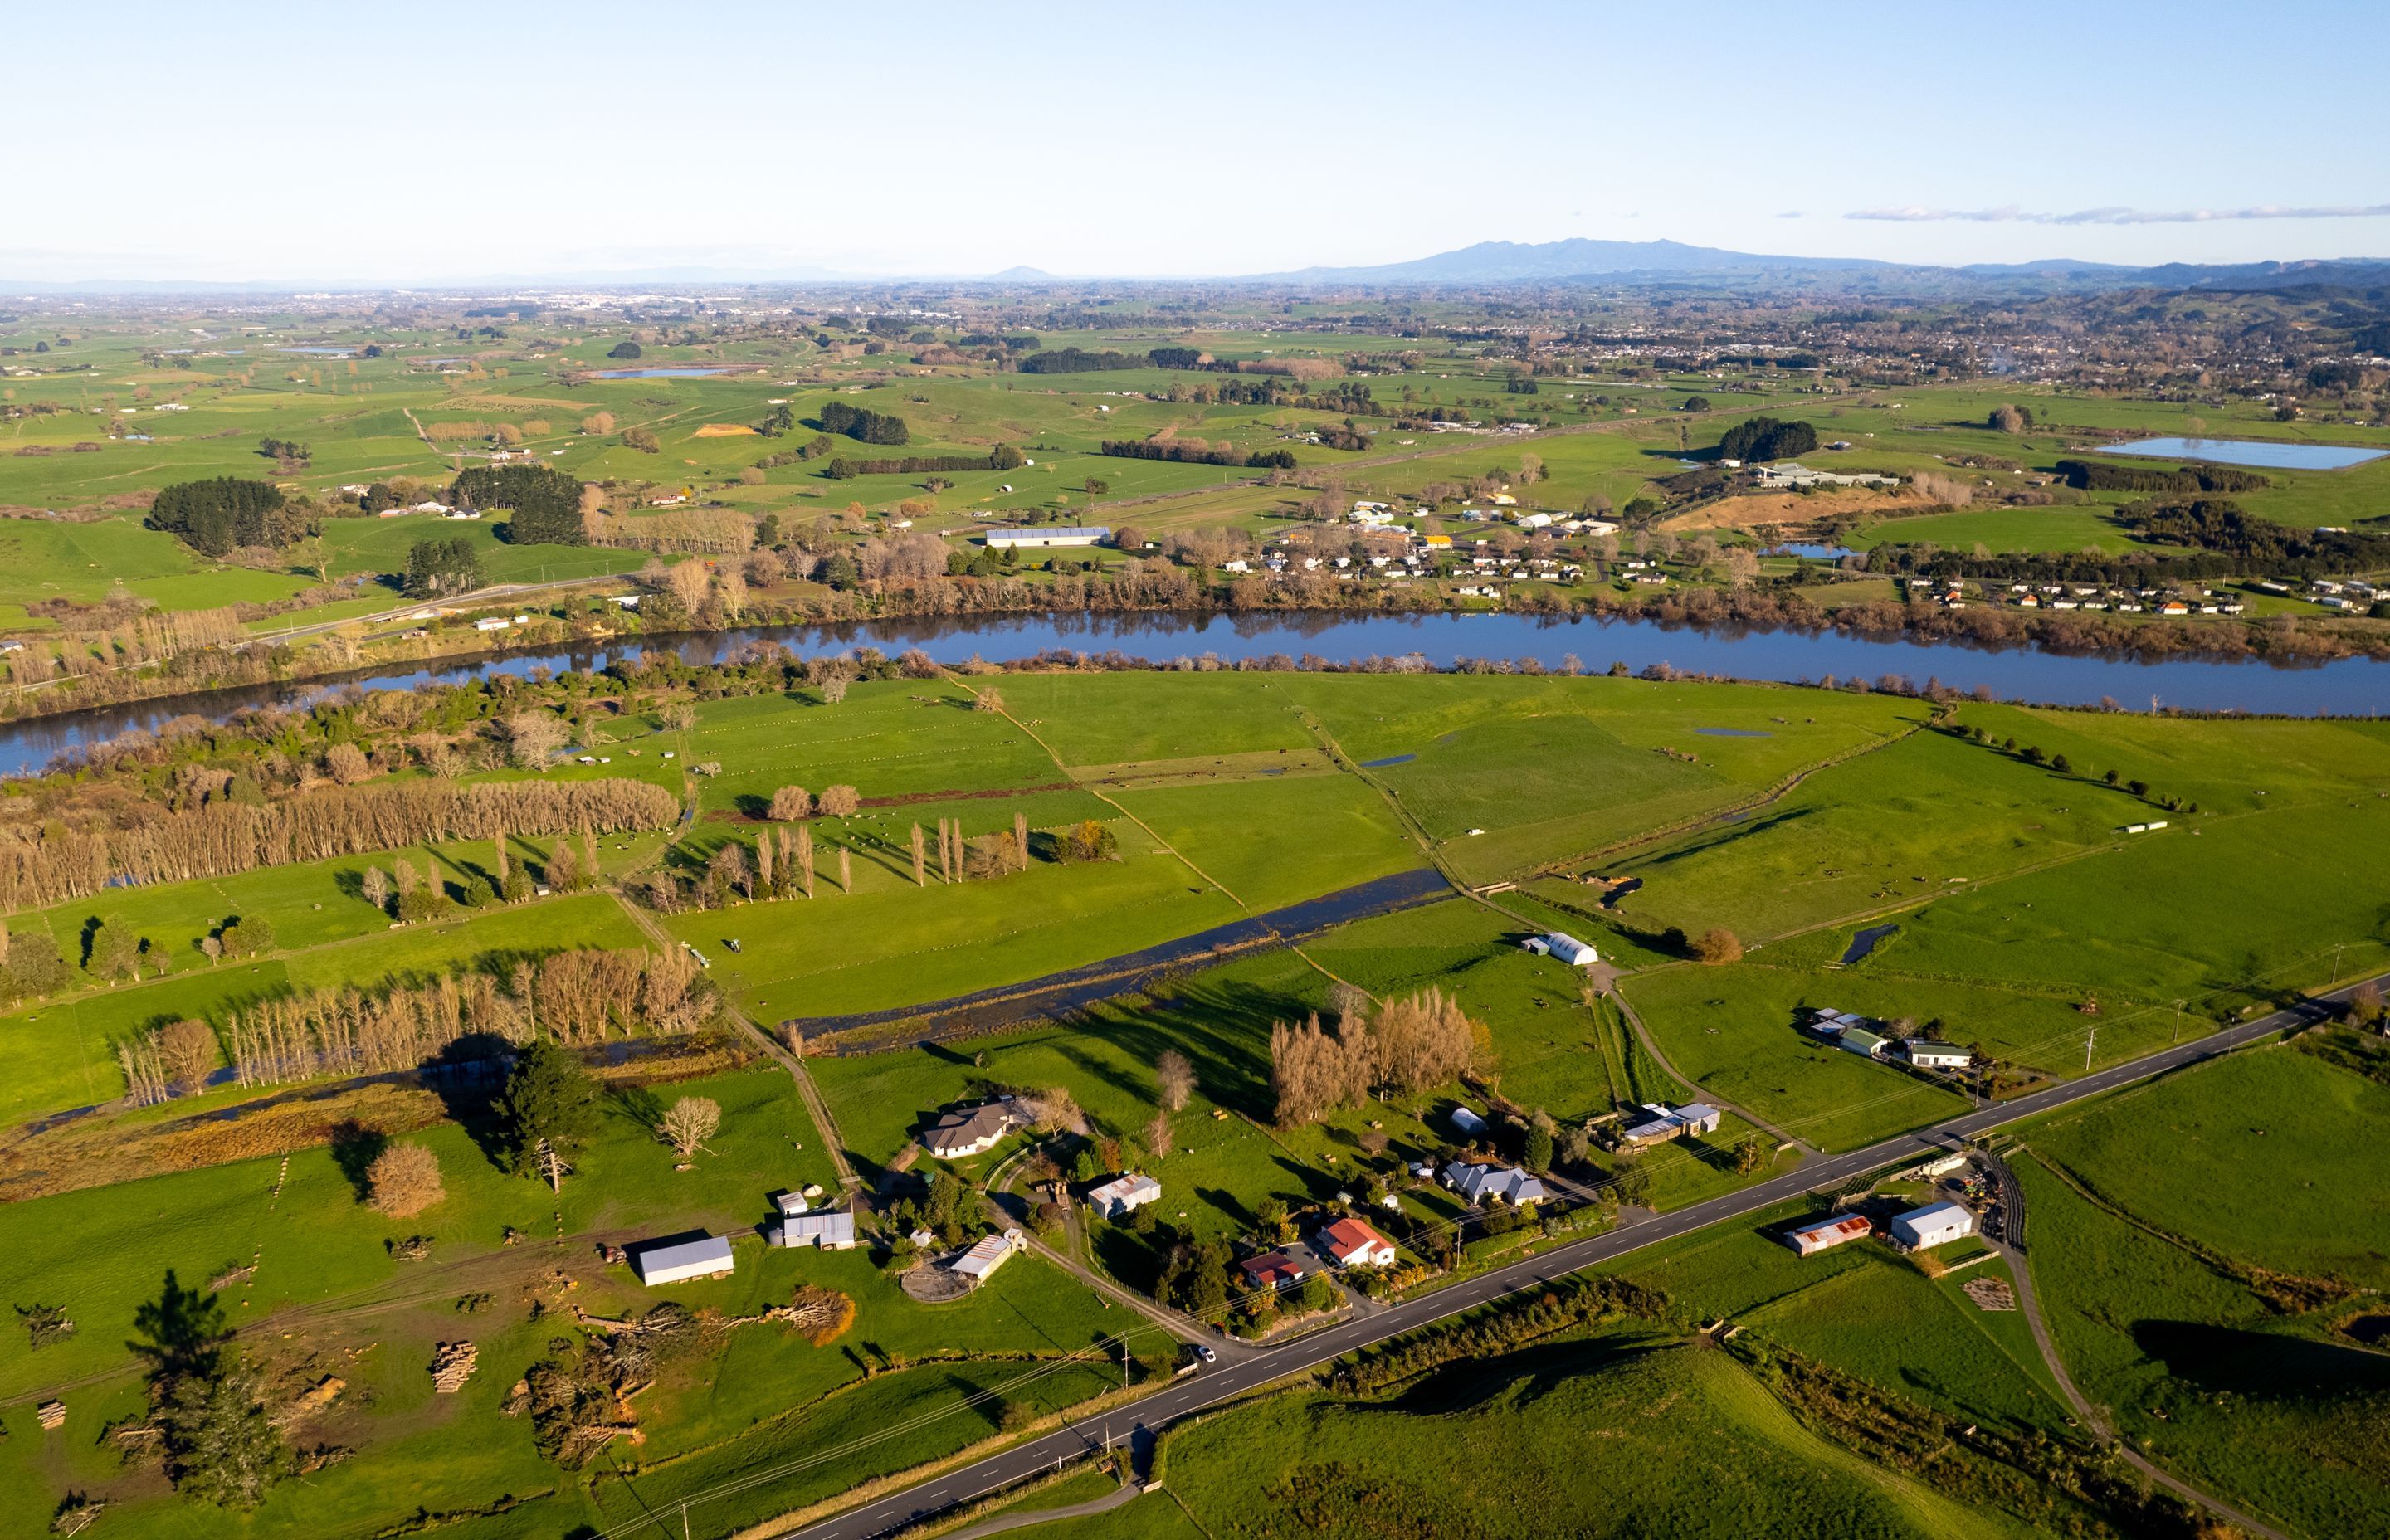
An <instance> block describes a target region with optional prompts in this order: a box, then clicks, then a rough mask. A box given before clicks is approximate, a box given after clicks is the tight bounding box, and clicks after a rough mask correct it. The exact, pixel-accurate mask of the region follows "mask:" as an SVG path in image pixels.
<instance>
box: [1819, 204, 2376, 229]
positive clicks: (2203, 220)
mask: <svg viewBox="0 0 2390 1540" xmlns="http://www.w3.org/2000/svg"><path fill="white" fill-rule="evenodd" d="M1843 217H1844V219H1875V220H1889V221H1893V222H1895V223H1899V224H1941V223H1948V222H1951V221H1969V222H1972V223H1976V224H2016V225H2216V224H2227V223H2230V222H2233V221H2236V220H2249V219H2390V203H2333V204H2325V205H2322V206H2319V207H2312V208H2299V207H2293V206H2291V205H2288V204H2282V203H2259V204H2255V205H2253V206H2251V207H2249V208H2245V209H2126V208H2107V209H2078V210H2076V211H2075V212H2073V213H2036V212H2032V211H2030V210H2025V209H2020V208H2018V207H2017V206H2016V205H2014V204H2010V205H2008V206H2007V207H2004V208H1998V209H1929V208H1924V207H1921V206H1920V205H1918V204H1914V203H1912V204H1908V205H1906V206H1904V207H1901V208H1892V209H1854V210H1852V211H1851V212H1849V213H1846V214H1844V216H1843Z"/></svg>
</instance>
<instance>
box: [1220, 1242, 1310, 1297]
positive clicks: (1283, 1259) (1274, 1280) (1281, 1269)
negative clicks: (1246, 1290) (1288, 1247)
mask: <svg viewBox="0 0 2390 1540" xmlns="http://www.w3.org/2000/svg"><path fill="white" fill-rule="evenodd" d="M1238 1265H1239V1266H1240V1267H1241V1268H1243V1269H1244V1274H1245V1281H1246V1282H1247V1283H1249V1284H1251V1285H1253V1287H1254V1288H1255V1289H1283V1288H1285V1287H1286V1286H1287V1285H1288V1284H1291V1283H1301V1282H1302V1281H1303V1277H1304V1274H1305V1273H1307V1272H1309V1271H1310V1270H1311V1269H1309V1268H1307V1267H1305V1266H1304V1264H1302V1263H1300V1262H1297V1261H1296V1260H1295V1259H1294V1258H1292V1257H1291V1256H1289V1255H1287V1254H1286V1253H1285V1252H1284V1251H1264V1252H1263V1253H1262V1254H1261V1255H1259V1256H1257V1257H1247V1258H1246V1259H1245V1260H1244V1261H1243V1262H1241V1263H1239V1264H1238Z"/></svg>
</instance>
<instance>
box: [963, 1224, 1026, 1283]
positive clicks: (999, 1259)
mask: <svg viewBox="0 0 2390 1540" xmlns="http://www.w3.org/2000/svg"><path fill="white" fill-rule="evenodd" d="M1025 1244H1027V1242H1025V1241H1023V1240H1022V1238H1021V1232H1020V1231H1019V1230H1007V1231H1005V1232H1004V1233H1003V1234H1002V1235H991V1236H982V1237H981V1238H979V1240H978V1242H977V1243H976V1244H974V1245H973V1246H972V1247H971V1249H970V1251H965V1252H964V1253H963V1254H962V1255H960V1256H958V1257H957V1258H955V1260H954V1261H952V1262H950V1263H948V1264H946V1265H947V1266H948V1267H949V1268H951V1269H952V1270H953V1271H955V1272H957V1273H960V1274H961V1275H962V1276H963V1277H967V1278H970V1279H971V1280H973V1281H974V1282H978V1283H985V1282H986V1281H987V1280H988V1279H989V1278H990V1277H994V1276H995V1273H996V1269H997V1268H999V1267H1001V1266H1003V1265H1004V1264H1006V1263H1008V1262H1010V1261H1011V1260H1012V1253H1013V1252H1015V1251H1019V1250H1021V1248H1022V1246H1023V1245H1025Z"/></svg>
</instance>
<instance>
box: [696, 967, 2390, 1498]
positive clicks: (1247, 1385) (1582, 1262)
mask: <svg viewBox="0 0 2390 1540" xmlns="http://www.w3.org/2000/svg"><path fill="white" fill-rule="evenodd" d="M2384 980H2385V981H2390V975H2385V976H2384ZM2356 987H2357V986H2356V983H2355V982H2351V983H2350V984H2349V985H2347V986H2346V987H2345V988H2343V989H2341V990H2339V991H2337V992H2335V993H2334V994H2333V995H2330V996H2326V997H2324V998H2330V999H2339V998H2342V997H2345V995H2347V994H2348V993H2349V991H2350V990H2353V989H2354V988H2356ZM2331 1014H2332V1011H2331V1010H2330V1009H2329V1008H2328V1007H2324V1006H2322V1005H2321V1004H2319V1003H2317V1002H2308V1003H2306V1004H2303V1005H2301V1006H2296V1007H2292V1008H2291V1009H2289V1010H2284V1011H2278V1012H2276V1013H2275V1014H2274V1015H2271V1016H2268V1017H2265V1018H2263V1019H2262V1020H2255V1021H2249V1022H2244V1023H2242V1025H2240V1026H2235V1027H2228V1028H2225V1029H2224V1030H2222V1031H2220V1032H2217V1033H2210V1034H2209V1035H2207V1036H2205V1037H2202V1038H2199V1039H2197V1040H2195V1041H2193V1042H2189V1043H2184V1044H2181V1045H2179V1046H2175V1047H2170V1048H2165V1049H2162V1050H2160V1051H2159V1052H2157V1053H2153V1054H2151V1055H2149V1056H2148V1057H2147V1058H2143V1059H2131V1060H2128V1061H2127V1062H2125V1063H2122V1064H2116V1065H2113V1066H2111V1067H2110V1068H2108V1069H2105V1070H2101V1071H2100V1072H2097V1073H2096V1074H2089V1075H2086V1076H2084V1077H2083V1078H2081V1079H2079V1080H2072V1081H2068V1082H2065V1083H2064V1084H2058V1085H2052V1086H2049V1087H2048V1088H2047V1089H2045V1090H2040V1091H2036V1092H2034V1093H2032V1094H2031V1095H2029V1096H2024V1097H2018V1098H2017V1099H2015V1100H2014V1101H2011V1102H2005V1103H2002V1104H2000V1105H1999V1106H1997V1107H1988V1108H1985V1109H1982V1110H1978V1111H1973V1112H1968V1113H1964V1114H1962V1115H1960V1116H1959V1117H1955V1118H1951V1119H1949V1120H1948V1121H1947V1122H1944V1123H1935V1124H1934V1125H1933V1126H1931V1127H1928V1128H1921V1129H1918V1130H1915V1131H1914V1132H1911V1133H1908V1134H1903V1135H1900V1136H1896V1137H1894V1138H1890V1139H1885V1140H1883V1141H1882V1143H1879V1144H1872V1145H1869V1146H1868V1147H1867V1148H1866V1149H1854V1150H1852V1151H1850V1152H1849V1153H1847V1154H1843V1155H1824V1156H1818V1157H1815V1158H1813V1159H1811V1160H1808V1161H1804V1162H1803V1163H1802V1165H1801V1166H1800V1168H1799V1169H1798V1170H1797V1171H1793V1172H1792V1173H1789V1174H1785V1175H1782V1176H1778V1177H1774V1178H1771V1179H1769V1180H1767V1181H1765V1182H1760V1183H1757V1184H1755V1185H1754V1186H1752V1187H1742V1188H1740V1189H1738V1190H1736V1191H1734V1192H1731V1193H1728V1194H1726V1195H1725V1196H1723V1197H1719V1198H1713V1199H1711V1200H1709V1201H1707V1202H1705V1203H1696V1204H1693V1205H1692V1206H1691V1207H1690V1208H1683V1209H1676V1210H1672V1211H1670V1212H1669V1213H1662V1214H1654V1215H1651V1216H1650V1217H1648V1218H1644V1219H1640V1220H1638V1221H1636V1222H1635V1223H1633V1224H1629V1225H1622V1226H1619V1227H1617V1228H1616V1229H1613V1230H1611V1231H1609V1232H1608V1233H1606V1234H1603V1235H1598V1236H1592V1237H1589V1238H1586V1239H1584V1240H1576V1241H1571V1242H1569V1243H1568V1244H1566V1245H1563V1246H1557V1247H1554V1248H1553V1249H1552V1250H1550V1251H1546V1252H1544V1253H1543V1254H1542V1255H1540V1256H1535V1257H1530V1258H1528V1259H1527V1260H1525V1261H1523V1262H1517V1263H1513V1264H1510V1265H1509V1266H1507V1267H1499V1268H1497V1269H1495V1270H1494V1271H1492V1272H1488V1273H1483V1274H1480V1275H1479V1276H1477V1277H1473V1278H1471V1279H1469V1280H1468V1281H1467V1282H1465V1283H1458V1284H1455V1285H1453V1286H1452V1287H1450V1288H1448V1289H1442V1290H1436V1291H1435V1292H1434V1293H1432V1294H1428V1295H1425V1296H1422V1297H1421V1298H1419V1299H1415V1300H1411V1301H1409V1302H1407V1303H1401V1304H1393V1305H1388V1306H1385V1307H1383V1308H1381V1309H1374V1310H1370V1311H1368V1313H1366V1314H1364V1315H1358V1316H1356V1318H1354V1319H1352V1320H1349V1321H1345V1322H1343V1323H1341V1324H1339V1325H1337V1326H1334V1327H1331V1328H1328V1329H1327V1330H1324V1331H1320V1332H1317V1333H1314V1334H1313V1335H1311V1336H1308V1337H1304V1338H1301V1339H1298V1340H1296V1341H1290V1342H1287V1343H1285V1344H1284V1345H1283V1346H1280V1347H1278V1348H1273V1349H1269V1350H1266V1351H1265V1352H1261V1353H1257V1354H1253V1355H1252V1356H1251V1357H1248V1358H1243V1359H1240V1360H1233V1361H1231V1360H1225V1359H1224V1360H1223V1361H1222V1362H1220V1363H1219V1364H1217V1365H1214V1366H1211V1367H1206V1368H1205V1369H1204V1370H1202V1371H1201V1373H1198V1374H1193V1375H1189V1376H1188V1377H1187V1378H1185V1379H1184V1380H1178V1381H1176V1382H1175V1383H1173V1384H1171V1385H1170V1386H1168V1387H1167V1388H1165V1389H1163V1390H1160V1391H1157V1392H1154V1393H1153V1394H1151V1395H1149V1396H1146V1397H1145V1398H1143V1399H1142V1400H1139V1401H1137V1402H1136V1403H1134V1404H1132V1405H1126V1406H1122V1407H1117V1408H1115V1409H1114V1410H1112V1411H1111V1413H1110V1414H1109V1415H1107V1416H1102V1417H1094V1418H1088V1419H1087V1420H1086V1421H1083V1422H1077V1423H1073V1424H1072V1425H1070V1426H1068V1427H1065V1428H1062V1429H1060V1430H1059V1431H1055V1432H1051V1433H1048V1434H1047V1435H1046V1436H1044V1437H1043V1438H1037V1439H1032V1440H1030V1441H1029V1442H1028V1443H1026V1444H1016V1445H1014V1446H1013V1447H1012V1448H1009V1449H1007V1450H1005V1451H1003V1452H1002V1453H1001V1454H996V1455H990V1456H989V1457H986V1458H985V1459H983V1460H979V1461H976V1462H974V1463H972V1464H970V1465H967V1466H962V1467H960V1468H958V1469H953V1470H948V1471H946V1472H944V1473H943V1474H941V1475H937V1476H932V1477H930V1478H928V1479H927V1480H925V1481H923V1482H919V1483H918V1484H916V1485H914V1486H912V1487H910V1488H908V1489H907V1490H906V1491H904V1492H900V1493H896V1494H894V1495H891V1496H887V1497H883V1498H880V1500H879V1501H877V1502H874V1503H870V1504H868V1505H867V1506H864V1507H862V1508H854V1509H853V1510H851V1511H849V1512H846V1513H842V1514H839V1515H838V1516H836V1517H835V1518H830V1519H825V1520H823V1521H820V1522H819V1523H816V1524H812V1525H809V1526H807V1527H806V1528H804V1529H802V1530H797V1531H794V1532H792V1533H791V1536H790V1540H870V1537H871V1536H874V1535H880V1534H886V1533H887V1532H889V1531H891V1530H894V1529H900V1528H902V1527H904V1526H906V1525H907V1524H913V1523H918V1522H919V1521H923V1520H925V1519H929V1518H932V1517H934V1516H935V1515H937V1514H940V1513H944V1512H945V1511H947V1510H949V1509H951V1508H957V1507H959V1506H961V1505H962V1504H965V1503H969V1502H971V1501H973V1500H975V1499H976V1498H978V1497H981V1496H983V1495H986V1494H987V1493H990V1492H993V1491H996V1490H997V1489H999V1488H1001V1487H1005V1486H1009V1485H1011V1484H1012V1483H1013V1482H1020V1481H1024V1480H1026V1479H1028V1478H1030V1477H1032V1476H1035V1475H1038V1474H1040V1473H1041V1472H1044V1471H1047V1470H1050V1469H1055V1468H1056V1467H1057V1466H1059V1465H1060V1464H1061V1463H1063V1462H1065V1461H1067V1460H1070V1459H1073V1458H1074V1457H1078V1456H1080V1455H1083V1454H1085V1453H1086V1452H1087V1451H1088V1450H1089V1449H1091V1448H1097V1447H1100V1446H1102V1445H1103V1444H1106V1443H1107V1442H1109V1443H1111V1444H1115V1445H1121V1444H1126V1443H1127V1442H1128V1440H1129V1437H1130V1435H1131V1433H1132V1432H1135V1431H1139V1430H1143V1431H1147V1432H1149V1433H1150V1432H1158V1431H1160V1430H1161V1429H1163V1427H1165V1426H1167V1425H1168V1424H1170V1423H1172V1422H1175V1421H1176V1420H1177V1419H1178V1418H1183V1417H1186V1416H1188V1415H1189V1413H1192V1412H1198V1411H1201V1410H1202V1409H1203V1408H1204V1407H1206V1406H1213V1405H1218V1404H1220V1403H1221V1402H1224V1401H1228V1400H1232V1399H1234V1398H1236V1397H1238V1396H1240V1395H1243V1394H1246V1393H1247V1392H1252V1391H1254V1390H1258V1389H1260V1388H1261V1387H1262V1386H1264V1385H1266V1384H1268V1383H1270V1382H1271V1381H1272V1380H1282V1379H1285V1378H1286V1377H1287V1376H1289V1375H1294V1374H1301V1373H1303V1372H1304V1371H1305V1370H1308V1369H1314V1368H1317V1367H1319V1366H1320V1365H1322V1364H1326V1363H1330V1362H1331V1361H1333V1360H1335V1359H1337V1358H1341V1357H1343V1355H1344V1354H1348V1353H1355V1352H1358V1351H1359V1350H1360V1349H1362V1348H1365V1347H1368V1346H1369V1345H1370V1344H1371V1343H1373V1342H1380V1341H1385V1340H1386V1339H1387V1338H1389V1337H1396V1336H1400V1335H1401V1334H1403V1333H1404V1332H1407V1331H1416V1330H1418V1329H1419V1328H1421V1327H1424V1326H1431V1325H1433V1324H1434V1323H1435V1322H1437V1321H1441V1320H1443V1319H1445V1318H1446V1316H1450V1315H1459V1314H1461V1313H1462V1312H1464V1311H1470V1310H1474V1309H1476V1308H1478V1307H1479V1306H1481V1305H1484V1304H1486V1303H1489V1302H1491V1301H1494V1300H1497V1299H1500V1298H1502V1297H1503V1296H1505V1295H1507V1294H1515V1293H1520V1292H1523V1291H1524V1290H1531V1289H1539V1288H1542V1287H1544V1286H1545V1285H1547V1284H1548V1283H1550V1282H1552V1281H1553V1280H1555V1279H1558V1278H1561V1277H1567V1276H1568V1275H1569V1274H1571V1273H1574V1272H1576V1271H1578V1270H1579V1269H1581V1268H1585V1267H1589V1266H1592V1265H1594V1264H1597V1263H1603V1262H1608V1261H1611V1260H1612V1259H1613V1258H1615V1257H1621V1256H1625V1255H1626V1254H1627V1253H1628V1252H1630V1251H1639V1250H1641V1249H1642V1248H1643V1247H1646V1246H1652V1245H1656V1244H1658V1243H1660V1242H1661V1241H1664V1240H1674V1239H1676V1238H1677V1237H1679V1236H1684V1235H1690V1234H1691V1233H1692V1232H1693V1231H1695V1230H1699V1229H1703V1228H1705V1227H1707V1226H1712V1225H1716V1224H1722V1223H1724V1222H1726V1221H1728V1220H1731V1219H1737V1218H1740V1217H1741V1216H1743V1215H1745V1214H1750V1213H1757V1212H1759V1211H1760V1210H1762V1209H1767V1208H1772V1207H1774V1206H1775V1205H1777V1204H1779V1203H1783V1202H1788V1201H1790V1200H1793V1199H1796V1198H1799V1197H1800V1196H1802V1195H1803V1194H1804V1193H1806V1192H1810V1191H1814V1190H1816V1189H1818V1188H1820V1187H1833V1186H1836V1185H1838V1184H1839V1183H1841V1182H1843V1181H1845V1180H1847V1179H1848V1178H1850V1177H1853V1176H1857V1175H1861V1174H1865V1173H1868V1172H1871V1171H1875V1170H1878V1169H1879V1168H1881V1167H1883V1166H1887V1165H1892V1164H1895V1163H1896V1162H1899V1161H1904V1160H1908V1159H1913V1158H1922V1157H1923V1156H1926V1155H1928V1154H1931V1153H1934V1152H1935V1151H1938V1150H1945V1149H1950V1148H1952V1147H1954V1146H1956V1145H1957V1144H1958V1143H1959V1142H1960V1140H1963V1139H1966V1138H1969V1137H1972V1136H1975V1135H1978V1134H1983V1133H1985V1132H1988V1131H1989V1130H1991V1129H1994V1128H1997V1127H1998V1126H2000V1125H2001V1124H2003V1123H2015V1122H2018V1121H2019V1120H2021V1119H2024V1118H2030V1117H2033V1116H2036V1115H2037V1114H2039V1113H2043V1112H2048V1111H2050V1110H2054V1109H2056V1108H2060V1107H2064V1106H2066V1105H2068V1104H2069V1103H2071V1102H2076V1101H2082V1100H2084V1099H2086V1098H2087V1097H2096V1096H2100V1095H2102V1094H2104V1093H2106V1092H2109V1091H2114V1090H2116V1089H2118V1088H2119V1087H2121V1086H2126V1085H2130V1084H2135V1083H2137V1082H2139V1081H2144V1080H2149V1079H2152V1078H2153V1077H2155V1076H2158V1075H2162V1074H2165V1073H2167V1072H2170V1071H2174V1070H2178V1069H2181V1068H2183V1067H2184V1066H2186V1065H2191V1064H2196V1063H2199V1062H2201V1061H2203V1060H2205V1059H2216V1058H2219V1057H2221V1056H2223V1055H2225V1054H2228V1053H2230V1052H2232V1051H2233V1050H2235V1049H2237V1048H2241V1047H2244V1046H2248V1045H2249V1044H2251V1043H2255V1042H2257V1041H2259V1040H2260V1039H2263V1038H2266V1037H2269V1036H2273V1035H2275V1034H2277V1033H2281V1032H2284V1031H2286V1030H2288V1029H2290V1028H2294V1027H2300V1026H2306V1025H2308V1024H2310V1023H2312V1022H2314V1021H2317V1020H2322V1019H2324V1018H2326V1017H2328V1016H2330V1015H2331ZM690 1506H691V1507H692V1508H694V1507H696V1504H694V1503H692V1504H691V1505H690Z"/></svg>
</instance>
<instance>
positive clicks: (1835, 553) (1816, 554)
mask: <svg viewBox="0 0 2390 1540" xmlns="http://www.w3.org/2000/svg"><path fill="white" fill-rule="evenodd" d="M1759 554H1760V555H1761V556H1797V557H1805V558H1808V559H1809V560H1811V561H1840V560H1842V559H1843V558H1844V557H1846V556H1857V555H1858V554H1859V553H1858V552H1857V551H1855V550H1853V549H1851V547H1849V546H1848V545H1811V544H1808V543H1806V542H1804V541H1799V540H1788V541H1786V542H1784V543H1783V544H1782V545H1770V546H1768V547H1767V549H1766V550H1764V551H1762V552H1760V553H1759Z"/></svg>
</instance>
